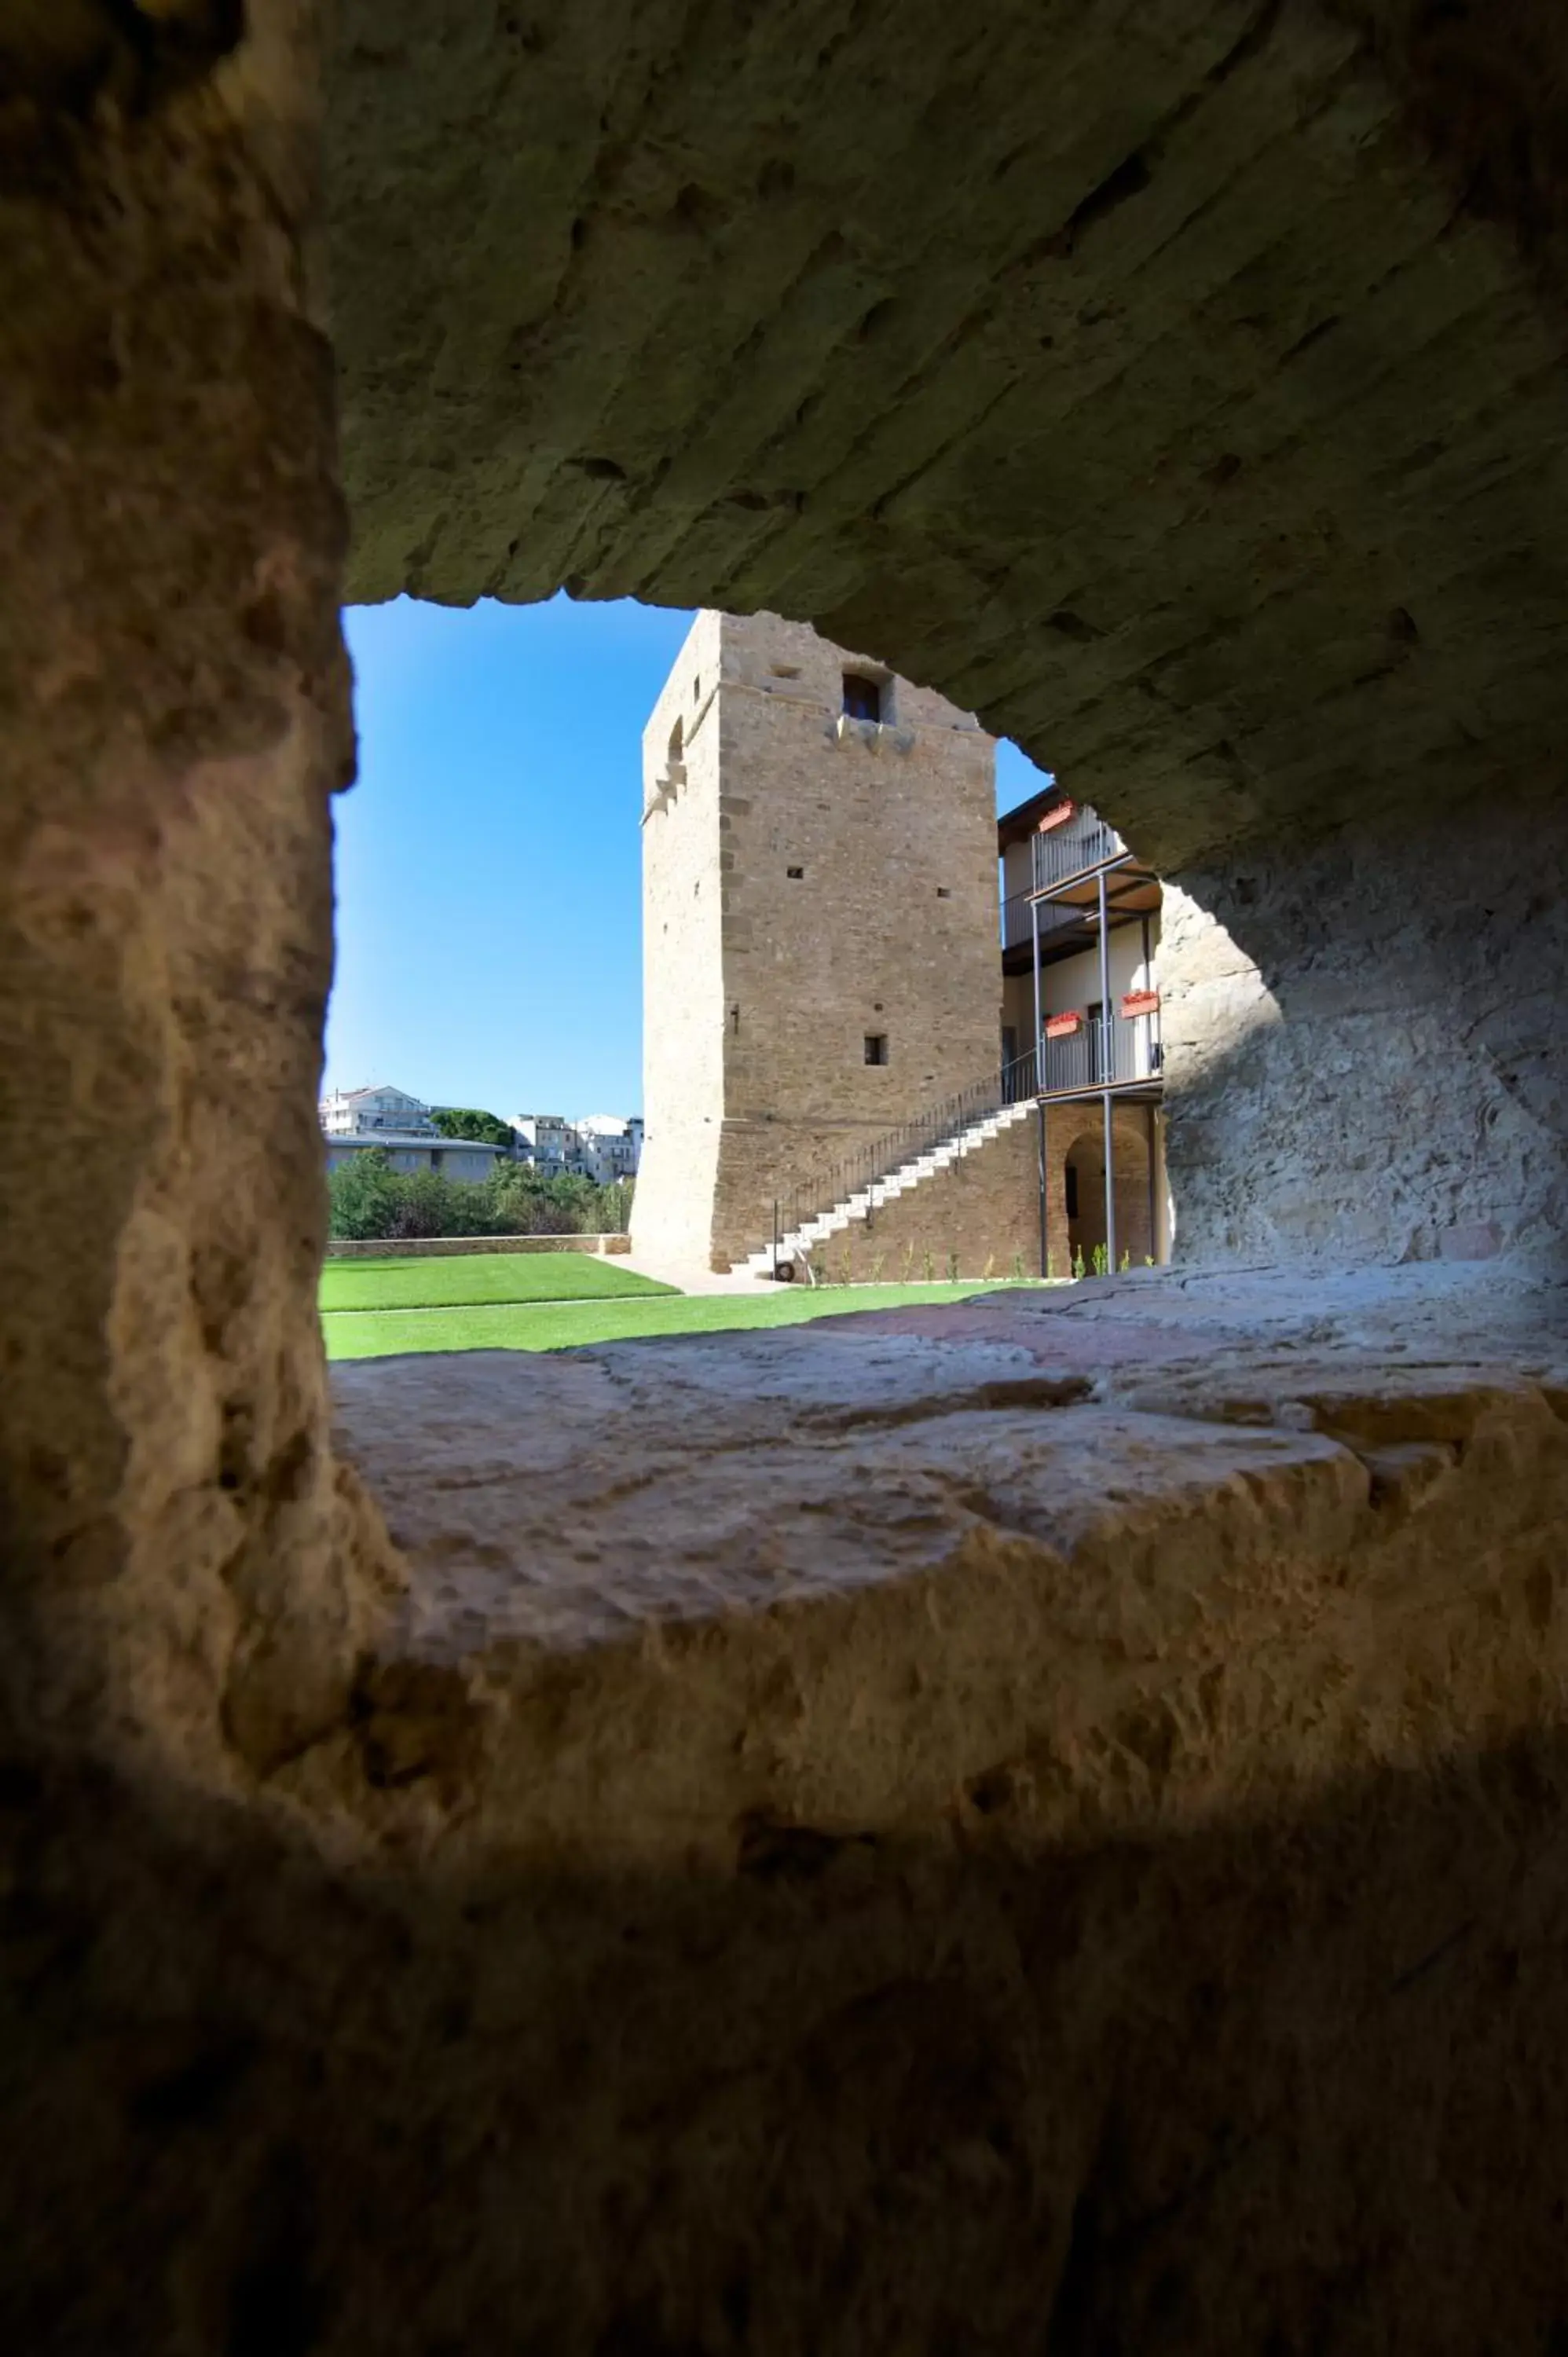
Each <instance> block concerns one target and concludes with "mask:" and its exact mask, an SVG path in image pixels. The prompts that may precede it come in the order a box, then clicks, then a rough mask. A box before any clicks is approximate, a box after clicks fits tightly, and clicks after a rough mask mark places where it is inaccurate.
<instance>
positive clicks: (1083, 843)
mask: <svg viewBox="0 0 1568 2357" xmlns="http://www.w3.org/2000/svg"><path fill="white" fill-rule="evenodd" d="M1033 850H1034V875H1035V890H1036V892H1054V891H1057V890H1058V889H1059V888H1060V887H1061V886H1062V885H1064V884H1070V883H1071V882H1072V880H1073V878H1074V877H1078V876H1091V875H1092V874H1093V873H1094V871H1095V869H1096V868H1097V867H1109V866H1112V865H1113V863H1114V862H1115V861H1117V860H1119V859H1124V858H1125V857H1126V856H1127V846H1126V845H1125V844H1124V843H1123V842H1122V838H1121V836H1120V835H1119V834H1117V832H1116V830H1115V828H1114V827H1113V826H1107V825H1106V823H1105V821H1104V820H1103V819H1102V818H1096V817H1095V815H1094V813H1092V812H1091V811H1075V812H1074V813H1073V815H1072V817H1071V818H1070V819H1069V821H1068V823H1067V824H1066V825H1065V826H1060V827H1053V828H1052V829H1051V830H1050V831H1049V833H1047V834H1036V836H1035V837H1034V838H1033Z"/></svg>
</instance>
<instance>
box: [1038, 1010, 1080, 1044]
mask: <svg viewBox="0 0 1568 2357" xmlns="http://www.w3.org/2000/svg"><path fill="white" fill-rule="evenodd" d="M1082 1022H1083V1009H1082V1008H1081V1007H1080V1006H1075V1007H1074V1008H1073V1010H1072V1013H1071V1014H1070V1015H1047V1017H1046V1037H1047V1039H1070V1038H1071V1036H1072V1034H1073V1033H1074V1032H1075V1031H1077V1030H1078V1029H1079V1028H1080V1027H1081V1025H1082Z"/></svg>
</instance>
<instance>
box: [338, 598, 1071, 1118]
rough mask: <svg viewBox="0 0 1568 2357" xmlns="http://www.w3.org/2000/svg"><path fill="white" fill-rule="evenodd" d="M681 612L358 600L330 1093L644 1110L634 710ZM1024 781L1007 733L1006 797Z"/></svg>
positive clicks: (637, 724) (646, 700)
mask: <svg viewBox="0 0 1568 2357" xmlns="http://www.w3.org/2000/svg"><path fill="white" fill-rule="evenodd" d="M691 619H692V618H691V616H690V614H685V613H679V612H676V611H673V610H672V609H671V608H663V607H655V606H639V605H636V604H633V603H632V602H631V601H630V600H629V599H625V600H621V601H619V602H618V603H615V604H607V605H588V604H584V605H575V604H574V603H573V602H572V601H571V599H570V598H567V597H554V598H552V599H551V601H550V602H549V603H548V604H547V605H542V606H499V605H496V604H494V603H493V602H486V603H485V604H482V605H478V606H475V607H473V608H468V609H466V610H465V609H460V608H451V607H443V606H426V605H419V604H416V603H414V602H413V600H412V599H410V598H406V597H402V598H399V599H398V600H397V601H396V602H395V603H394V604H392V605H388V606H358V607H352V608H349V611H348V613H347V614H346V615H345V617H344V622H345V627H346V630H347V633H348V639H349V651H350V652H351V654H352V655H353V658H354V674H355V694H356V702H357V710H358V718H359V729H360V782H359V784H358V785H357V786H355V787H354V789H353V790H352V791H351V792H349V793H347V794H340V795H339V796H338V800H337V803H336V814H337V822H338V967H337V977H336V981H335V983H334V985H333V992H332V1005H331V1010H330V1013H329V1016H328V1026H327V1081H326V1085H327V1086H328V1088H356V1087H358V1086H359V1085H360V1083H361V1082H369V1081H391V1082H393V1083H394V1084H395V1085H396V1086H398V1087H400V1088H405V1089H408V1090H410V1091H412V1092H413V1094H414V1095H415V1096H420V1097H424V1098H425V1099H426V1100H431V1099H434V1100H435V1103H441V1104H478V1105H484V1106H486V1107H488V1108H489V1111H491V1112H492V1113H498V1114H502V1115H503V1116H505V1115H509V1114H517V1113H535V1112H542V1113H564V1114H566V1115H567V1116H568V1117H571V1116H574V1115H576V1114H588V1113H635V1112H639V1111H640V1109H641V1104H642V1010H641V1004H640V998H641V980H642V963H641V959H642V952H641V945H640V937H639V902H640V880H639V864H638V863H639V827H638V815H639V808H640V802H641V786H640V774H639V766H640V758H641V756H640V746H641V738H642V724H643V722H644V720H645V719H646V718H647V716H648V713H649V710H650V707H651V705H652V704H653V702H654V699H655V697H656V696H657V695H658V693H659V690H660V687H661V686H662V685H663V683H664V677H665V673H667V672H668V671H669V669H670V666H671V662H673V661H674V658H675V653H676V651H677V649H678V648H679V646H680V643H681V640H682V638H683V637H684V636H685V633H686V630H687V628H688V626H689V625H690V622H691ZM1037 782H1038V775H1037V772H1036V770H1034V768H1033V767H1032V766H1031V764H1030V763H1029V762H1027V761H1026V759H1024V756H1023V755H1022V754H1021V753H1019V752H1018V751H1017V750H1016V748H1015V747H1013V746H1011V745H1004V746H1003V747H1002V748H1001V749H1000V753H999V758H998V763H997V799H998V803H999V806H1000V807H1001V808H1003V809H1005V808H1007V807H1008V806H1009V805H1010V804H1011V803H1013V802H1019V801H1021V800H1022V799H1023V798H1024V797H1025V796H1026V794H1028V793H1031V792H1032V791H1034V789H1035V786H1036V783H1037Z"/></svg>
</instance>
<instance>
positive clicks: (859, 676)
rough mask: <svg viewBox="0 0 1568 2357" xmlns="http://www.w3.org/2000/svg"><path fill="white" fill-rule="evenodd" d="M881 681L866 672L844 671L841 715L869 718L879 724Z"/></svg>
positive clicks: (850, 718)
mask: <svg viewBox="0 0 1568 2357" xmlns="http://www.w3.org/2000/svg"><path fill="white" fill-rule="evenodd" d="M882 704H883V683H882V682H881V681H880V680H879V679H873V678H872V677H871V674H870V673H868V672H862V671H846V672H845V673H844V675H843V715H844V718H845V719H846V720H869V721H871V722H872V723H873V724H874V725H879V724H880V722H881V720H882V717H883V712H882Z"/></svg>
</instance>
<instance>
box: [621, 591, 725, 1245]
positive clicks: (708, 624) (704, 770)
mask: <svg viewBox="0 0 1568 2357" xmlns="http://www.w3.org/2000/svg"><path fill="white" fill-rule="evenodd" d="M720 625H721V617H720V616H719V615H717V614H713V613H703V614H699V615H698V616H697V617H696V619H695V620H694V621H693V625H692V628H691V630H689V631H688V632H687V634H686V639H685V642H684V644H683V645H682V649H681V652H680V653H679V655H677V657H676V659H675V662H674V665H673V668H672V669H671V673H670V676H669V678H668V679H667V680H666V682H665V683H664V686H663V689H662V691H661V692H660V697H659V701H658V702H657V704H656V705H654V707H653V710H652V712H651V713H650V715H649V719H648V726H647V727H646V728H645V729H644V730H643V735H642V1094H643V1108H642V1109H643V1119H644V1123H645V1128H644V1131H643V1144H642V1162H641V1167H640V1168H639V1171H638V1174H637V1189H636V1192H635V1194H634V1195H633V1197H632V1208H631V1222H632V1233H633V1235H634V1236H635V1237H636V1240H637V1249H638V1251H639V1252H645V1253H650V1254H652V1255H653V1256H654V1257H655V1258H656V1259H660V1260H664V1261H668V1262H671V1263H673V1264H675V1265H686V1264H690V1265H693V1266H696V1267H703V1266H705V1265H706V1264H707V1260H708V1255H709V1253H710V1250H711V1248H712V1243H713V1203H714V1178H715V1173H716V1171H717V1168H718V1156H719V1132H720V1127H721V1125H722V1123H723V1120H724V1103H725V1077H724V1059H725V1004H724V948H723V936H722V931H721V925H722V915H723V910H722V898H721V893H722V882H721V875H720V868H719V818H720V813H719V793H720V772H719V719H718V703H717V698H718V683H719V662H720ZM677 726H679V729H680V746H681V758H680V761H679V763H678V765H677V767H676V770H674V772H673V773H672V772H671V738H672V737H673V735H674V732H675V730H676V728H677Z"/></svg>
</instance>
